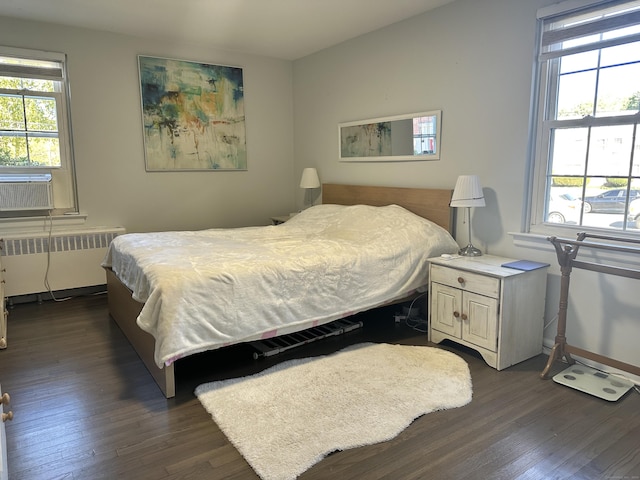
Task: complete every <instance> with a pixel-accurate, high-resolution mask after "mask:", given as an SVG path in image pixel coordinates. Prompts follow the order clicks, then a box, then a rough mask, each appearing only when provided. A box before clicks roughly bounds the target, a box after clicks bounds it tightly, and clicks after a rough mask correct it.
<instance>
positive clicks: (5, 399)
mask: <svg viewBox="0 0 640 480" xmlns="http://www.w3.org/2000/svg"><path fill="white" fill-rule="evenodd" d="M10 401H11V397H10V396H9V394H8V393H3V394H2V396H1V397H0V405H9V402H10Z"/></svg>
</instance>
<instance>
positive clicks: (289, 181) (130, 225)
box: [0, 17, 298, 231]
mask: <svg viewBox="0 0 640 480" xmlns="http://www.w3.org/2000/svg"><path fill="white" fill-rule="evenodd" d="M0 44H1V45H5V46H12V47H20V48H33V49H40V50H52V51H58V52H63V53H66V54H67V55H68V66H69V78H70V81H71V102H72V103H71V105H72V122H73V140H74V146H75V157H76V170H77V178H78V193H79V202H80V209H81V212H82V213H86V214H88V219H87V225H88V226H97V225H113V226H124V227H125V228H126V229H127V230H128V231H151V230H167V229H199V228H208V227H228V226H240V225H251V224H256V225H259V224H268V223H269V222H270V220H269V217H270V216H271V215H277V214H283V213H288V212H290V211H292V208H294V206H295V195H296V192H295V191H294V188H295V186H294V181H293V175H294V173H293V96H292V64H291V62H288V61H281V60H276V59H271V58H266V57H258V56H252V55H244V54H240V53H236V52H228V51H222V50H216V49H214V48H206V47H203V46H195V45H188V44H176V43H163V42H158V41H151V40H143V39H140V38H136V37H129V36H123V35H115V34H108V33H101V32H96V31H91V30H83V29H75V28H67V27H60V26H55V25H50V24H44V23H35V22H24V21H18V20H15V19H10V18H3V17H0ZM139 54H143V55H151V56H159V57H169V58H179V59H183V60H194V61H201V62H206V63H216V64H221V65H232V66H238V67H242V68H243V73H244V87H245V114H246V130H247V152H248V153H247V155H248V171H246V172H153V173H151V172H150V173H147V172H145V166H144V151H143V140H142V120H141V108H140V87H139V81H138V67H137V55H139ZM295 190H298V189H297V188H296V189H295Z"/></svg>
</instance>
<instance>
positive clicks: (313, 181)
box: [300, 168, 320, 188]
mask: <svg viewBox="0 0 640 480" xmlns="http://www.w3.org/2000/svg"><path fill="white" fill-rule="evenodd" d="M318 187H320V179H319V178H318V172H317V171H316V169H315V168H305V169H304V170H303V171H302V178H301V179H300V188H318Z"/></svg>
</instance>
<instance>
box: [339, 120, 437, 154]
mask: <svg viewBox="0 0 640 480" xmlns="http://www.w3.org/2000/svg"><path fill="white" fill-rule="evenodd" d="M441 123H442V111H441V110H431V111H426V112H418V113H409V114H404V115H395V116H390V117H378V118H372V119H368V120H358V121H353V122H345V123H340V124H338V154H339V159H340V161H342V162H397V161H404V162H406V161H424V160H440V147H441V145H440V137H441Z"/></svg>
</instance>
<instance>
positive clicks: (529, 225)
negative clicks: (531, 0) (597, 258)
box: [523, 0, 640, 237]
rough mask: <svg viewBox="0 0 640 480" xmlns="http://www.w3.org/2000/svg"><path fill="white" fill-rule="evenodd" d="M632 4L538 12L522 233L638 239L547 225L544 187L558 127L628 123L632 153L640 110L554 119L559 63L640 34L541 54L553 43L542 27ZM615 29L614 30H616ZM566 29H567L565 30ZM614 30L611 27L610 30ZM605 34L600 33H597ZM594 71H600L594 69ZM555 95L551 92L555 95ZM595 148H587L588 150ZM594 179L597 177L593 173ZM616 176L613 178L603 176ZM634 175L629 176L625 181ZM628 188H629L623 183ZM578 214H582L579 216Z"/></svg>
mask: <svg viewBox="0 0 640 480" xmlns="http://www.w3.org/2000/svg"><path fill="white" fill-rule="evenodd" d="M630 1H631V0H591V1H581V2H576V1H575V0H567V1H564V2H561V3H558V4H555V5H551V6H549V7H544V8H541V9H540V10H539V11H538V25H537V38H536V40H537V42H536V43H537V48H536V59H535V64H534V65H535V68H534V84H533V91H532V97H531V123H530V141H529V147H528V150H529V170H528V176H529V181H528V191H527V192H526V197H525V205H526V207H525V213H526V215H525V219H524V221H523V231H525V232H530V233H535V234H554V235H555V234H567V233H571V232H574V233H577V232H583V231H587V232H600V233H603V232H606V233H607V234H609V235H610V234H611V233H612V232H615V233H616V234H619V235H621V236H632V237H637V236H638V235H640V231H636V230H629V229H628V228H625V229H624V230H623V229H615V228H604V227H595V226H589V225H576V224H556V223H550V222H548V221H546V214H547V208H548V205H547V199H548V198H550V186H549V185H548V182H549V178H550V177H551V168H552V166H553V153H552V148H553V138H552V132H553V131H554V129H557V128H558V127H562V128H586V127H600V126H616V125H630V124H631V125H632V128H634V129H635V131H634V137H632V139H631V140H632V142H633V140H634V139H635V143H632V144H631V148H632V150H633V149H634V148H635V144H637V142H638V137H640V125H639V124H640V111H639V112H636V113H635V114H633V115H621V116H608V117H592V116H590V115H588V116H586V117H583V118H576V119H562V120H557V119H555V118H556V115H555V113H556V109H557V105H558V96H557V92H558V86H559V79H560V74H559V65H560V62H559V59H560V58H563V57H567V56H568V55H572V54H576V53H583V52H587V51H598V50H602V49H604V48H607V47H611V46H616V45H622V44H627V43H633V42H638V41H640V33H637V34H632V35H628V36H627V37H624V38H622V39H621V38H612V39H609V40H601V41H599V42H595V43H589V44H582V45H578V46H574V47H571V48H566V49H563V50H561V52H562V53H560V54H559V53H558V52H557V51H556V52H555V53H554V51H544V48H543V47H544V45H543V44H544V43H545V42H546V43H547V44H548V45H549V44H551V40H548V39H547V38H544V37H545V32H543V27H544V25H545V22H547V23H549V22H552V21H553V19H554V18H559V17H562V16H566V15H571V14H580V13H581V12H588V11H597V10H603V9H605V8H608V7H612V6H618V5H624V4H627V3H629V2H630ZM632 13H633V15H634V17H633V18H634V21H635V22H638V23H635V24H634V25H640V21H638V18H639V17H640V11H635V12H632ZM614 27H615V26H614ZM569 28H570V27H569ZM613 29H614V30H615V28H613ZM602 32H605V31H604V30H601V31H600V33H602ZM562 35H563V32H560V34H559V38H560V39H559V40H558V39H556V42H559V41H562ZM597 68H598V70H599V69H600V68H602V67H600V66H599V65H598V67H597ZM554 92H555V93H554ZM634 124H635V126H633V125H634ZM590 148H593V147H592V146H591V145H588V149H590ZM634 160H635V159H634V157H633V153H632V154H631V157H630V162H632V163H630V167H631V166H632V164H634V163H635V162H634ZM596 176H597V175H596ZM601 176H615V175H601ZM580 177H581V178H585V179H588V178H592V177H594V175H588V174H587V172H586V171H585V172H584V174H583V175H582V176H580ZM631 177H633V175H631V173H630V175H629V178H631ZM585 188H586V184H583V185H582V193H583V196H584V193H585ZM626 188H631V185H630V184H629V185H627V187H626ZM628 206H629V204H628V203H627V204H626V207H625V212H624V213H623V219H624V220H625V221H626V218H627V209H628ZM581 215H582V214H581Z"/></svg>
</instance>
